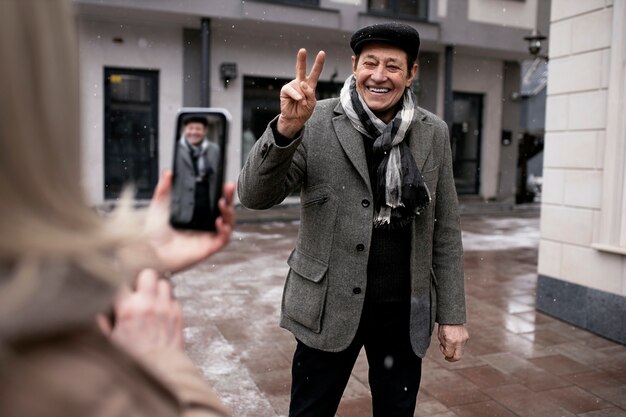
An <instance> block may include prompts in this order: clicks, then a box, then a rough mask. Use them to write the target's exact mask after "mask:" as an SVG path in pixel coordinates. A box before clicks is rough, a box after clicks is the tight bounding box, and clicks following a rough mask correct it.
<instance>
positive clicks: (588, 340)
mask: <svg viewBox="0 0 626 417" xmlns="http://www.w3.org/2000/svg"><path fill="white" fill-rule="evenodd" d="M297 226H298V224H297V222H275V223H246V224H242V225H239V226H238V228H237V231H236V232H235V235H234V239H233V242H232V243H231V245H230V246H229V247H228V249H227V250H225V251H224V252H222V253H220V254H218V255H216V256H214V257H213V258H211V259H210V261H209V262H206V263H204V264H202V265H200V266H199V267H197V268H195V269H193V270H190V271H187V272H185V273H183V274H180V275H178V276H176V277H175V279H174V280H175V283H176V293H177V295H178V296H179V297H180V298H181V300H182V303H183V307H184V311H185V314H186V325H187V327H186V329H185V332H186V334H185V336H186V341H187V350H188V352H189V354H190V355H191V357H192V359H193V361H194V363H196V364H197V366H198V367H199V368H200V369H201V370H202V372H203V373H204V375H205V376H206V378H207V379H208V380H209V381H210V383H211V384H212V385H213V386H214V388H215V389H216V391H217V392H218V393H219V394H220V396H221V397H222V398H223V399H224V401H225V402H226V403H227V404H228V405H229V406H230V407H231V408H232V409H233V410H234V414H235V416H238V417H270V416H271V417H275V416H286V415H287V409H288V402H289V387H290V364H291V357H292V355H293V350H294V348H295V341H294V339H293V337H292V336H291V334H290V333H288V332H287V331H285V330H282V329H280V328H279V327H278V317H279V309H280V301H281V294H282V288H283V284H284V277H285V275H286V273H287V265H286V259H287V257H288V255H289V252H290V251H291V249H292V248H293V245H294V242H295V238H296V233H297ZM538 228H539V220H538V218H537V215H536V212H532V211H531V212H522V213H500V214H498V215H490V216H488V215H473V216H465V217H464V218H463V229H464V245H465V250H466V256H465V265H466V287H467V302H468V318H469V324H468V328H469V331H470V336H471V340H470V342H469V343H468V346H467V351H466V356H465V358H464V359H463V360H462V361H461V362H458V363H455V364H449V363H447V362H446V361H444V360H443V359H442V357H441V354H440V353H439V351H438V349H437V348H436V346H437V345H436V341H435V340H433V345H432V346H431V349H430V350H429V353H428V355H427V358H426V359H425V361H424V366H423V378H422V385H421V389H420V394H419V396H418V406H417V410H416V412H415V416H418V417H426V416H428V417H474V416H476V417H515V416H518V417H572V416H582V417H626V347H624V346H622V345H618V344H615V343H612V342H610V341H608V340H606V339H603V338H601V337H598V336H595V335H593V334H591V333H589V332H586V331H583V330H580V329H577V328H575V327H572V326H570V325H568V324H566V323H563V322H561V321H559V320H556V319H553V318H551V317H548V316H546V315H544V314H541V313H539V312H537V311H535V309H534V304H535V285H536V264H537V244H538V240H539V233H538ZM370 402H371V399H370V395H369V389H368V385H367V361H366V359H365V356H364V354H363V352H362V355H361V357H360V358H359V360H358V361H357V364H356V366H355V369H354V371H353V375H352V378H351V379H350V382H349V383H348V387H347V389H346V392H345V394H344V397H343V399H342V402H341V405H340V407H339V411H338V416H339V417H367V416H371V403H370Z"/></svg>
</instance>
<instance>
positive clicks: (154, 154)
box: [104, 68, 159, 199]
mask: <svg viewBox="0 0 626 417" xmlns="http://www.w3.org/2000/svg"><path fill="white" fill-rule="evenodd" d="M104 86H105V88H104V91H105V94H104V100H105V105H104V198H105V199H115V198H118V197H119V196H120V194H121V192H122V190H123V188H124V186H125V185H128V184H132V185H133V187H134V188H135V192H136V194H135V198H137V199H149V198H150V197H151V196H152V190H153V189H154V186H155V185H156V183H157V180H158V156H159V155H158V149H159V143H158V142H159V139H158V138H159V131H158V125H159V123H158V116H159V90H158V88H159V73H158V71H149V70H135V69H122V68H105V69H104Z"/></svg>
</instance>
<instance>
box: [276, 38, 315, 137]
mask: <svg viewBox="0 0 626 417" xmlns="http://www.w3.org/2000/svg"><path fill="white" fill-rule="evenodd" d="M325 59H326V54H325V53H324V51H319V52H318V53H317V57H316V58H315V63H314V64H313V68H311V72H310V73H309V75H306V49H304V48H303V49H300V50H299V51H298V58H297V60H296V79H295V80H292V81H291V82H289V83H288V84H285V85H284V86H283V88H282V89H281V90H280V116H279V118H278V124H277V126H276V127H277V129H278V132H280V134H281V135H283V136H286V137H288V138H293V137H295V136H296V134H297V133H298V132H299V131H300V130H302V128H303V127H304V124H305V123H306V121H307V120H309V118H310V117H311V115H312V114H313V110H314V109H315V104H316V103H317V100H316V98H315V88H316V87H317V81H318V80H319V78H320V74H321V73H322V69H323V68H324V61H325Z"/></svg>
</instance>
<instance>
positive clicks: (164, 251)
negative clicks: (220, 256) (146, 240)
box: [147, 170, 235, 272]
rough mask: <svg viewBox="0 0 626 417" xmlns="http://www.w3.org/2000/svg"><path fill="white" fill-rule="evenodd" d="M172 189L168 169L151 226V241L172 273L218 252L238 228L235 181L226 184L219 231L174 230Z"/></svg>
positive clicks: (153, 208) (156, 193) (150, 215)
mask: <svg viewBox="0 0 626 417" xmlns="http://www.w3.org/2000/svg"><path fill="white" fill-rule="evenodd" d="M171 191H172V171H170V170H167V171H165V172H164V173H163V175H161V178H160V180H159V183H158V184H157V186H156V189H155V190H154V196H153V197H152V201H151V203H150V209H149V210H148V219H147V223H148V224H147V227H148V230H149V231H150V233H151V236H150V243H151V245H152V247H153V248H154V250H155V252H156V254H157V256H158V257H159V260H160V261H161V263H162V266H163V267H164V268H165V269H166V270H167V271H169V272H178V271H181V270H183V269H185V268H189V267H191V266H193V265H195V264H197V263H198V262H200V261H202V260H204V259H206V258H207V257H208V256H210V255H212V254H214V253H215V252H218V251H219V250H220V249H222V248H223V247H224V246H226V244H227V243H228V242H229V240H230V237H231V235H232V232H233V228H234V227H235V208H234V206H233V196H234V194H235V184H234V183H232V182H228V183H226V184H224V192H223V197H222V198H221V199H220V201H219V203H218V205H219V209H220V213H221V216H220V217H218V218H217V220H216V221H215V227H216V231H215V232H203V231H195V230H178V229H174V228H173V227H172V226H171V225H170V223H169V210H170V208H169V204H170V194H171Z"/></svg>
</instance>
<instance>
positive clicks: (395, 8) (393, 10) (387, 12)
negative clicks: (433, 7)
mask: <svg viewBox="0 0 626 417" xmlns="http://www.w3.org/2000/svg"><path fill="white" fill-rule="evenodd" d="M399 1H401V0H389V3H390V7H389V8H387V9H384V10H381V9H373V8H372V6H371V3H372V0H368V1H367V13H368V14H370V15H372V16H381V17H388V18H398V19H403V20H412V21H417V22H428V21H429V19H428V15H429V11H430V10H429V1H428V0H418V1H420V5H421V7H420V8H421V9H423V10H422V11H421V14H419V15H417V14H406V13H400V12H399V9H400V7H399V4H398V2H399Z"/></svg>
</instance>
